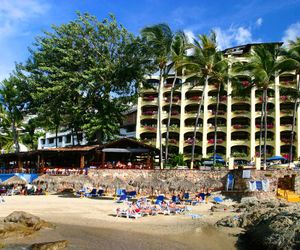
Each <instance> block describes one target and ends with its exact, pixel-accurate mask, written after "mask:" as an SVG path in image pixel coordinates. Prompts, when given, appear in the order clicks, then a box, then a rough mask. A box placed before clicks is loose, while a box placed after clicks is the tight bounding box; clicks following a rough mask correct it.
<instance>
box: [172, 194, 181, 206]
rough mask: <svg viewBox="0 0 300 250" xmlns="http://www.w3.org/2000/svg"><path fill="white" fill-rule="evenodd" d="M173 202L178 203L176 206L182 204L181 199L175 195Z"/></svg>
mask: <svg viewBox="0 0 300 250" xmlns="http://www.w3.org/2000/svg"><path fill="white" fill-rule="evenodd" d="M172 201H173V202H174V203H176V204H180V203H181V202H180V200H179V198H178V196H176V195H173V196H172Z"/></svg>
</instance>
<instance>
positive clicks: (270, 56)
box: [236, 43, 282, 168]
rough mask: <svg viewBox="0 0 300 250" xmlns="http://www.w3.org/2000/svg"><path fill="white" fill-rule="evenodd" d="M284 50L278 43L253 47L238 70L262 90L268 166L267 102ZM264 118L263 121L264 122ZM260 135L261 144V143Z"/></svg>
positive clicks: (280, 66)
mask: <svg viewBox="0 0 300 250" xmlns="http://www.w3.org/2000/svg"><path fill="white" fill-rule="evenodd" d="M281 54H282V50H281V48H280V44H278V43H268V44H260V45H257V46H255V47H254V48H253V51H251V52H250V53H249V55H248V62H247V63H246V64H239V65H237V67H236V71H243V72H245V73H246V74H247V75H248V76H249V77H250V79H251V80H252V84H251V86H250V87H256V88H257V89H259V90H262V110H261V112H262V113H261V118H262V119H261V124H263V126H261V127H263V128H264V136H263V138H264V149H263V156H264V159H263V165H264V168H266V149H267V141H266V140H267V126H268V124H267V103H268V88H269V87H270V86H271V85H272V84H274V81H275V78H276V77H277V76H279V74H280V72H281V68H282V62H281V60H279V59H280V55H281ZM262 120H263V123H262ZM261 137H262V135H261V136H260V145H261V140H262V139H261Z"/></svg>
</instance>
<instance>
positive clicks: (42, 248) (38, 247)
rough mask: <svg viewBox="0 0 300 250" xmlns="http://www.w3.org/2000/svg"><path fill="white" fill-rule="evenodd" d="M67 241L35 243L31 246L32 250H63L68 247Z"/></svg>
mask: <svg viewBox="0 0 300 250" xmlns="http://www.w3.org/2000/svg"><path fill="white" fill-rule="evenodd" d="M68 244H69V243H68V241H67V240H60V241H53V242H43V243H35V244H33V245H32V246H31V248H30V249H31V250H61V249H66V248H67V247H68Z"/></svg>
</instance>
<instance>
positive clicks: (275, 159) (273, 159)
mask: <svg viewBox="0 0 300 250" xmlns="http://www.w3.org/2000/svg"><path fill="white" fill-rule="evenodd" d="M283 160H286V159H285V158H284V157H282V156H278V155H275V156H273V157H270V158H268V159H267V161H283Z"/></svg>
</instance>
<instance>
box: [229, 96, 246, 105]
mask: <svg viewBox="0 0 300 250" xmlns="http://www.w3.org/2000/svg"><path fill="white" fill-rule="evenodd" d="M250 101H251V98H250V97H240V96H234V97H232V99H231V103H232V104H236V103H250Z"/></svg>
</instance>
